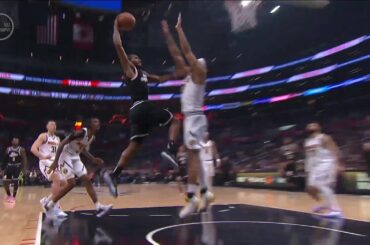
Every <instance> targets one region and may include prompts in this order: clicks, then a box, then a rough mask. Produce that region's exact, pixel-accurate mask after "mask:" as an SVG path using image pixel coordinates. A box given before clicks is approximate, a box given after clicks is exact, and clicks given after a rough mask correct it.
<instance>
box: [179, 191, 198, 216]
mask: <svg viewBox="0 0 370 245" xmlns="http://www.w3.org/2000/svg"><path fill="white" fill-rule="evenodd" d="M198 206H199V200H198V198H197V197H196V196H194V197H193V198H191V199H189V200H187V204H186V205H185V207H183V208H182V209H181V211H180V213H179V217H180V218H181V219H183V218H186V217H188V216H189V215H191V214H192V213H195V212H197V211H198Z"/></svg>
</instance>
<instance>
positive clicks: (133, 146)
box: [104, 137, 142, 197]
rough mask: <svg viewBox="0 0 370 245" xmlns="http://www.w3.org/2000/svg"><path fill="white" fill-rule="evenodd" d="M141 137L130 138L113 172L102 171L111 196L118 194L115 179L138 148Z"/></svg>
mask: <svg viewBox="0 0 370 245" xmlns="http://www.w3.org/2000/svg"><path fill="white" fill-rule="evenodd" d="M141 139H142V137H139V138H134V139H132V140H131V141H130V143H129V145H128V146H127V147H126V149H125V150H124V151H123V152H122V154H121V156H120V158H119V161H118V163H117V165H116V167H115V168H114V170H113V172H112V173H110V174H109V173H108V172H106V173H104V181H105V182H106V184H107V185H108V187H109V191H110V193H111V194H112V196H113V197H117V196H118V192H117V184H116V179H117V178H118V177H119V175H120V174H121V172H122V170H123V169H124V167H125V166H127V165H128V164H129V162H130V161H131V159H132V157H133V156H134V155H135V154H136V152H137V151H138V150H139V149H140V146H141Z"/></svg>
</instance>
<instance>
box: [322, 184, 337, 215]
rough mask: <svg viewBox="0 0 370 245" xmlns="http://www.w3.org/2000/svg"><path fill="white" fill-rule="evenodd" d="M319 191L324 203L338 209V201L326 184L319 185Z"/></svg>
mask: <svg viewBox="0 0 370 245" xmlns="http://www.w3.org/2000/svg"><path fill="white" fill-rule="evenodd" d="M320 191H321V194H322V197H323V198H324V202H325V205H327V206H328V207H330V209H332V210H336V211H339V210H340V208H339V203H338V201H337V198H336V197H335V193H334V191H333V190H332V189H331V188H330V187H328V186H322V187H320Z"/></svg>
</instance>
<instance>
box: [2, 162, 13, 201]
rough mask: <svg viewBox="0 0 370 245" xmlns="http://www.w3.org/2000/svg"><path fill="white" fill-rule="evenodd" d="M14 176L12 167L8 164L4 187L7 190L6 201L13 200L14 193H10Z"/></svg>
mask: <svg viewBox="0 0 370 245" xmlns="http://www.w3.org/2000/svg"><path fill="white" fill-rule="evenodd" d="M12 178H13V176H12V172H11V168H10V167H9V166H7V167H6V168H5V171H4V189H5V192H6V197H5V201H7V202H11V201H12V194H11V193H10V183H11V179H12Z"/></svg>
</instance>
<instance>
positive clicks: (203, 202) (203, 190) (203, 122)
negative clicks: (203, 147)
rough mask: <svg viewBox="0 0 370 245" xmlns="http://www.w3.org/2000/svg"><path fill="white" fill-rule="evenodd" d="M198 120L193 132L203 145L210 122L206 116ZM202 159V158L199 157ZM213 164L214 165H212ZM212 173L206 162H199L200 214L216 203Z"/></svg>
mask: <svg viewBox="0 0 370 245" xmlns="http://www.w3.org/2000/svg"><path fill="white" fill-rule="evenodd" d="M193 117H194V118H195V119H196V120H195V122H194V126H192V131H193V132H194V133H195V134H196V135H197V136H198V139H197V142H198V145H199V144H202V141H203V139H204V135H206V134H207V133H208V122H207V118H206V116H204V115H199V116H193ZM199 158H200V156H199ZM212 164H213V163H212ZM210 175H211V173H210V172H209V166H208V164H207V162H205V161H199V183H200V204H199V210H198V211H199V212H202V211H206V210H207V208H208V206H209V205H210V204H211V203H212V202H213V201H214V195H213V193H212V192H211V189H210V188H212V187H211V186H210V185H209V178H210V177H211V176H210Z"/></svg>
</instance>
